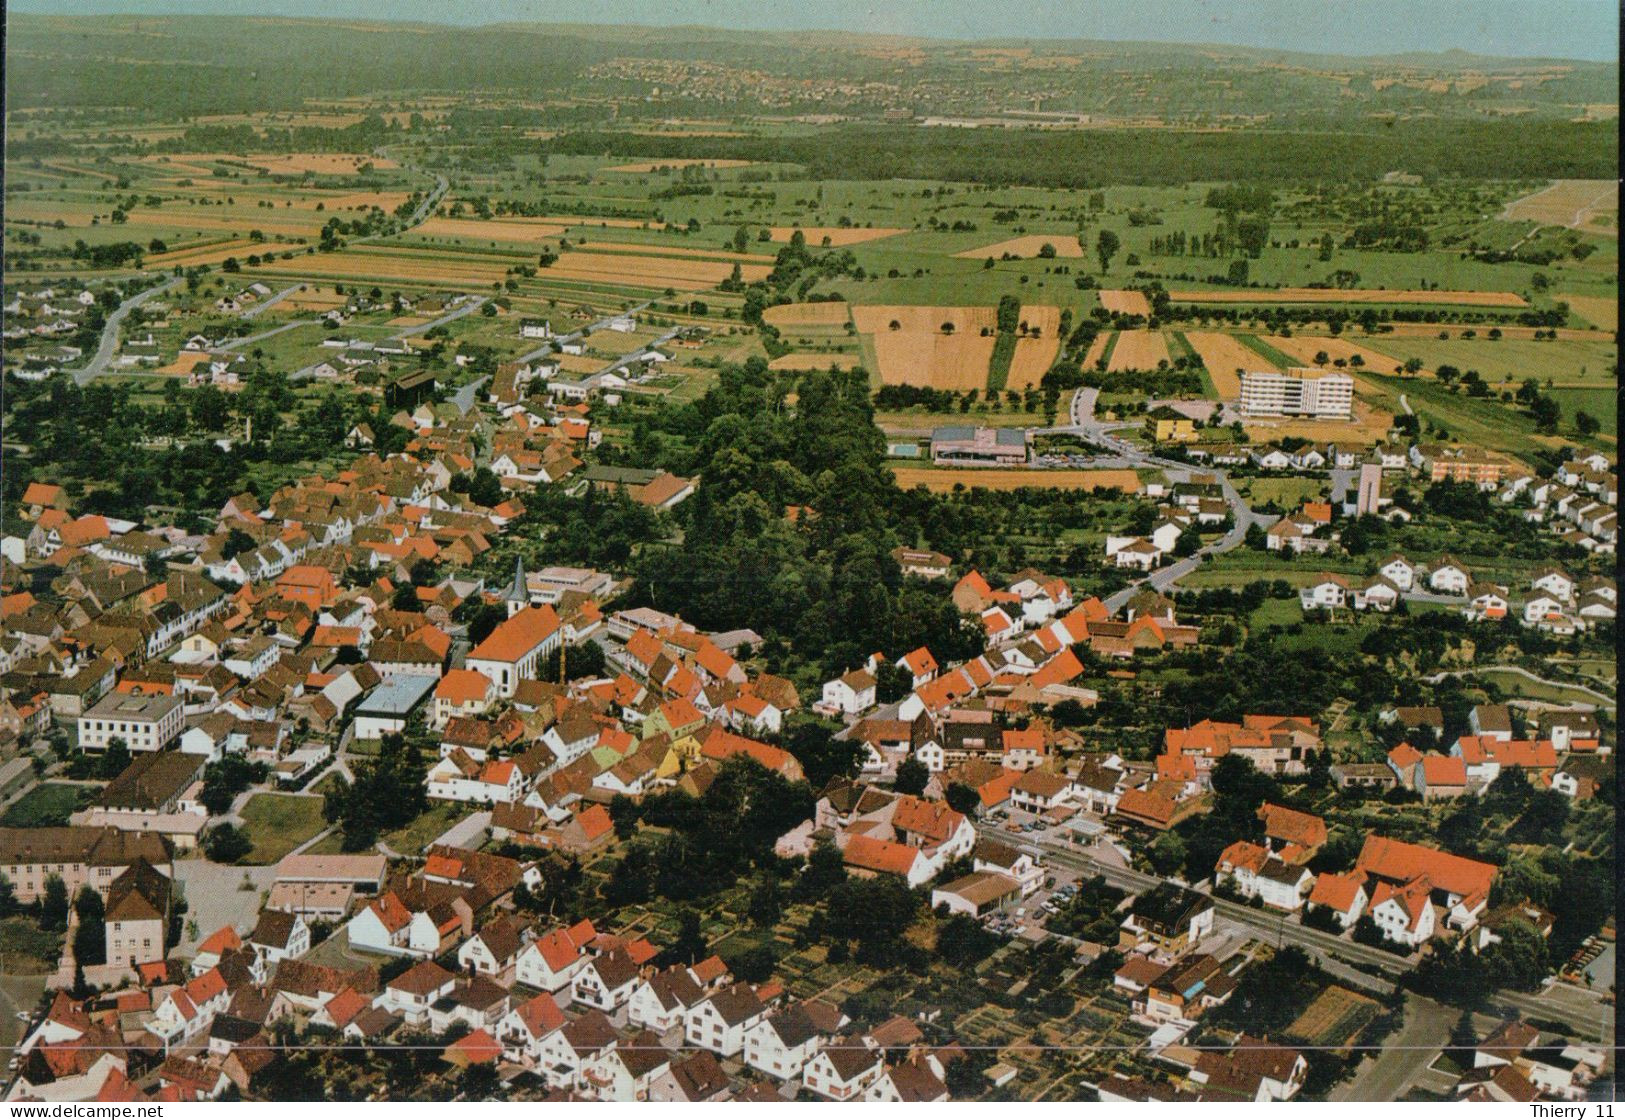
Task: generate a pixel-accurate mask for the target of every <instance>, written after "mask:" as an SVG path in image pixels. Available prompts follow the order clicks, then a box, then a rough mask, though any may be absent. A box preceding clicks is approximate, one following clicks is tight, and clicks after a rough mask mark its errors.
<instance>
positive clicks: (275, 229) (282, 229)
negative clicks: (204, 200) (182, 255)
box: [130, 206, 322, 240]
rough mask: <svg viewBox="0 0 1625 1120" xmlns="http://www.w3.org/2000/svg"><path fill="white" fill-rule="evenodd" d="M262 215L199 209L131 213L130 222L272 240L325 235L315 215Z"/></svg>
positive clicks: (284, 213)
mask: <svg viewBox="0 0 1625 1120" xmlns="http://www.w3.org/2000/svg"><path fill="white" fill-rule="evenodd" d="M258 213H259V214H262V215H265V216H264V217H258V216H251V215H248V214H240V215H239V214H232V213H229V212H227V213H221V212H220V211H218V210H216V209H215V208H214V207H212V206H211V207H209V208H208V209H206V210H200V209H198V208H196V207H188V208H186V209H185V210H181V209H171V210H145V209H137V210H131V211H130V221H131V222H134V223H136V224H138V225H150V226H168V227H171V228H173V229H181V230H190V231H196V232H199V233H201V232H203V231H205V230H207V231H210V232H214V233H220V232H225V233H241V234H246V233H247V232H248V231H249V230H251V229H257V230H259V231H260V232H261V233H263V234H267V235H269V236H272V237H276V236H284V237H308V236H316V235H319V234H320V233H321V229H322V220H321V218H320V217H318V216H317V215H315V214H295V213H293V212H292V211H287V210H282V211H275V212H272V211H265V210H261V211H258ZM171 240H173V239H171Z"/></svg>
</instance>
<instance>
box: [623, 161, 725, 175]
mask: <svg viewBox="0 0 1625 1120" xmlns="http://www.w3.org/2000/svg"><path fill="white" fill-rule="evenodd" d="M751 162H752V161H751V160H748V159H652V160H645V161H644V162H642V163H623V164H620V165H618V166H616V167H606V168H604V170H605V171H631V172H634V173H638V174H641V173H645V172H649V171H657V170H659V169H660V168H662V167H714V168H726V167H749V166H750V165H751Z"/></svg>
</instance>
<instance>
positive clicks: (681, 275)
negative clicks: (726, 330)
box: [538, 251, 772, 292]
mask: <svg viewBox="0 0 1625 1120" xmlns="http://www.w3.org/2000/svg"><path fill="white" fill-rule="evenodd" d="M733 267H734V266H733V265H730V264H725V263H723V262H722V261H687V260H676V259H674V258H672V257H649V256H633V255H631V254H620V253H582V252H574V251H570V252H566V253H563V254H561V255H560V256H559V259H558V260H557V261H555V262H554V263H553V264H551V265H549V266H548V267H547V268H545V269H542V270H541V271H540V272H539V273H538V276H541V277H544V278H546V277H565V278H567V279H571V280H596V281H599V282H600V283H605V284H624V285H627V286H629V287H640V288H674V289H677V290H680V291H685V292H693V291H699V290H700V289H702V288H711V287H715V286H716V285H717V284H720V283H722V281H724V280H726V279H728V276H729V275H730V274H731V273H732V272H733ZM771 271H772V269H770V268H768V266H766V265H761V264H751V265H743V266H741V268H740V275H741V276H742V277H743V278H744V280H745V282H746V283H750V282H751V281H753V280H762V279H765V278H766V277H767V274H768V273H769V272H771Z"/></svg>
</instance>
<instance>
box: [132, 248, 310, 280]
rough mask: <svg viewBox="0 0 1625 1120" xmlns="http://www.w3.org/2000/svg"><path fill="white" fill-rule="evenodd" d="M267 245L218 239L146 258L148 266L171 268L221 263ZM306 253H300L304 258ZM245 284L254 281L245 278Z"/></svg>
mask: <svg viewBox="0 0 1625 1120" xmlns="http://www.w3.org/2000/svg"><path fill="white" fill-rule="evenodd" d="M266 248H267V246H265V245H263V244H261V243H260V242H258V241H249V240H247V239H244V240H242V241H217V242H214V243H213V244H209V245H199V246H196V247H195V248H191V249H174V250H171V251H170V252H168V253H155V254H153V255H152V256H150V257H148V258H146V263H147V265H148V267H161V268H171V267H173V266H174V265H177V264H181V265H194V264H219V263H220V262H221V261H223V260H225V259H226V258H227V257H236V258H238V259H239V260H241V259H243V258H244V257H246V256H248V255H249V254H250V253H261V252H264V251H265V249H266ZM303 257H304V254H303V253H301V254H300V259H303ZM243 283H244V284H248V283H252V281H251V280H244V281H243Z"/></svg>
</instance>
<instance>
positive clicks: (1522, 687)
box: [1473, 669, 1596, 704]
mask: <svg viewBox="0 0 1625 1120" xmlns="http://www.w3.org/2000/svg"><path fill="white" fill-rule="evenodd" d="M1473 679H1476V680H1483V681H1493V682H1494V683H1495V684H1496V685H1497V686H1498V687H1499V688H1500V689H1501V691H1502V692H1504V693H1506V694H1507V695H1509V696H1522V697H1526V698H1528V699H1530V700H1545V701H1548V702H1550V703H1553V704H1595V703H1596V698H1595V697H1592V696H1589V695H1587V694H1586V693H1584V692H1580V691H1578V690H1576V689H1570V688H1564V687H1563V686H1561V685H1548V684H1536V683H1535V682H1534V681H1532V680H1530V679H1529V678H1528V677H1522V676H1519V675H1518V674H1517V673H1506V672H1501V671H1499V670H1496V669H1484V670H1481V671H1479V672H1477V673H1474V674H1473Z"/></svg>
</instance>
